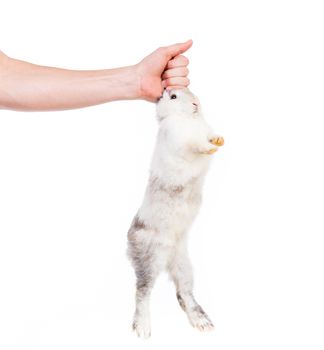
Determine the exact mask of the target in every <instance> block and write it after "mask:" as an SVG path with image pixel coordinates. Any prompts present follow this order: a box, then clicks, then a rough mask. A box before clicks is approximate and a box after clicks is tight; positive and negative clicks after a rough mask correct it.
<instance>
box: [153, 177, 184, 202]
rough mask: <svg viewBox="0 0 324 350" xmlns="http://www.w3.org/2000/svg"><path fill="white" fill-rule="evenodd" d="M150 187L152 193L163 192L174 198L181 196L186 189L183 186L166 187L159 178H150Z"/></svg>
mask: <svg viewBox="0 0 324 350" xmlns="http://www.w3.org/2000/svg"><path fill="white" fill-rule="evenodd" d="M149 187H150V190H151V192H152V193H154V192H158V191H162V192H165V193H167V194H168V195H169V196H170V197H172V198H173V197H176V196H177V195H180V194H181V193H182V192H183V190H184V188H185V187H184V186H182V185H175V186H165V185H164V184H163V183H161V181H160V180H159V178H157V177H150V179H149Z"/></svg>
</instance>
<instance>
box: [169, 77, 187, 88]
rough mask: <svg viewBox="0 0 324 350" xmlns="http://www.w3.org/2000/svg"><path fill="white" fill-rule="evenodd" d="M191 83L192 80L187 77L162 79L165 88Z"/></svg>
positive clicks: (182, 86) (184, 85)
mask: <svg viewBox="0 0 324 350" xmlns="http://www.w3.org/2000/svg"><path fill="white" fill-rule="evenodd" d="M189 84H190V81H189V79H188V78H187V77H173V78H167V79H165V80H163V81H162V87H163V88H169V89H174V88H175V87H176V86H177V87H179V86H180V87H181V88H184V87H187V86H188V85H189Z"/></svg>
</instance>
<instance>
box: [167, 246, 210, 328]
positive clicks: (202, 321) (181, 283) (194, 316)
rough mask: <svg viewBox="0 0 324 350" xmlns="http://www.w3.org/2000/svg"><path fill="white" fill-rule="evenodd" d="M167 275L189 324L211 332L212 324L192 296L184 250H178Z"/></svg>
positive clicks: (187, 258)
mask: <svg viewBox="0 0 324 350" xmlns="http://www.w3.org/2000/svg"><path fill="white" fill-rule="evenodd" d="M169 273H170V276H171V278H172V279H173V281H174V283H175V286H176V290H177V294H176V295H177V299H178V302H179V304H180V306H181V308H182V309H183V311H184V312H185V313H186V314H187V316H188V319H189V322H190V324H191V325H192V326H193V327H195V328H197V329H199V330H200V331H207V330H212V329H213V328H214V326H213V323H212V322H211V320H210V319H209V317H208V315H207V314H206V312H205V311H204V310H203V309H202V307H201V306H200V305H199V304H198V303H197V301H196V300H195V298H194V296H193V273H192V267H191V263H190V260H189V257H188V255H187V252H186V250H185V248H180V249H178V251H177V253H176V255H175V257H174V259H173V261H172V263H171V264H170V266H169Z"/></svg>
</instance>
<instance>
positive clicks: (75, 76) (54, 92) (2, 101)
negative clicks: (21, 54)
mask: <svg viewBox="0 0 324 350" xmlns="http://www.w3.org/2000/svg"><path fill="white" fill-rule="evenodd" d="M139 93H140V88H139V79H138V77H137V75H136V68H135V66H130V67H123V68H116V69H105V70H93V71H76V70H67V69H60V68H52V67H44V66H38V65H34V64H31V63H28V62H24V61H20V60H16V59H12V58H9V57H6V56H2V58H1V60H0V107H3V108H9V109H15V110H30V111H36V110H62V109H71V108H81V107H86V106H91V105H96V104H100V103H105V102H109V101H114V100H120V99H135V98H139V97H140V96H139Z"/></svg>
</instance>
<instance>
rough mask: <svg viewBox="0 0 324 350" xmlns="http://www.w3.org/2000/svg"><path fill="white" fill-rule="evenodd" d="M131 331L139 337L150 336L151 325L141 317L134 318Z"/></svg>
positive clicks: (145, 337)
mask: <svg viewBox="0 0 324 350" xmlns="http://www.w3.org/2000/svg"><path fill="white" fill-rule="evenodd" d="M133 331H134V332H135V333H136V334H137V336H138V337H139V338H144V339H147V338H149V337H150V336H151V327H150V323H149V321H148V320H145V319H142V318H137V319H134V322H133Z"/></svg>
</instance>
